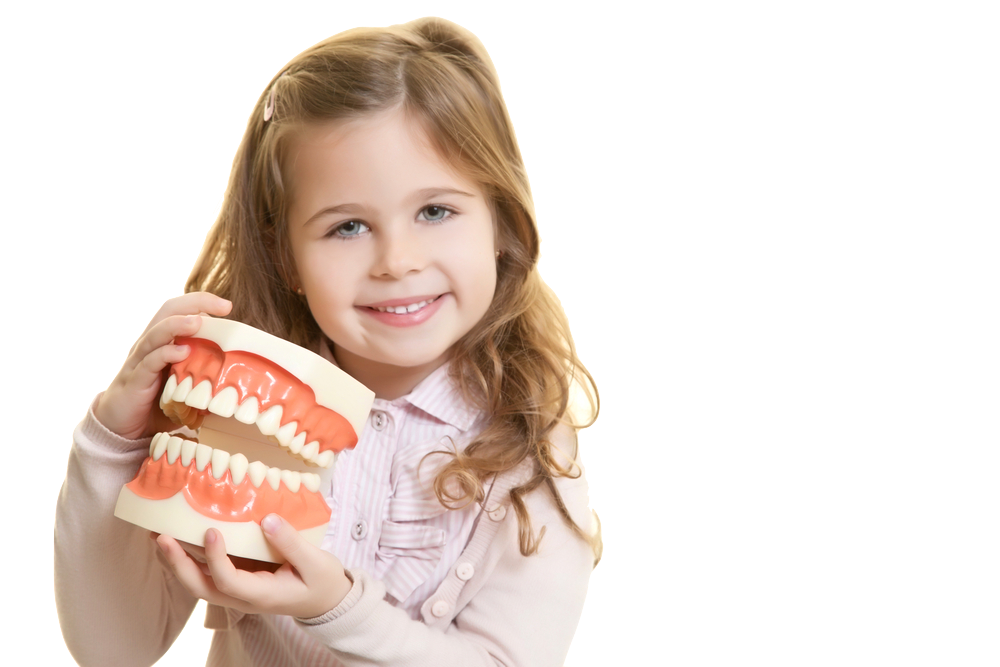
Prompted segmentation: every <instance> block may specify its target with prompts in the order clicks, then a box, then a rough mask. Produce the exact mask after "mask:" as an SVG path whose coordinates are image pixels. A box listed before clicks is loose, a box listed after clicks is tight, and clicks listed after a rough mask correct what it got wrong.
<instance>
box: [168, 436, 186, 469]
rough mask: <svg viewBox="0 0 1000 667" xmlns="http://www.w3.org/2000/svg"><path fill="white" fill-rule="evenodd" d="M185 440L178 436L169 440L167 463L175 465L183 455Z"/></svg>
mask: <svg viewBox="0 0 1000 667" xmlns="http://www.w3.org/2000/svg"><path fill="white" fill-rule="evenodd" d="M183 443H184V440H183V439H181V438H178V437H177V436H176V435H175V436H173V437H172V438H170V439H169V440H167V463H169V464H171V465H173V463H174V461H176V460H177V457H178V456H180V454H181V445H182V444H183Z"/></svg>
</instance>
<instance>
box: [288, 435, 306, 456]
mask: <svg viewBox="0 0 1000 667" xmlns="http://www.w3.org/2000/svg"><path fill="white" fill-rule="evenodd" d="M304 444H306V432H305V431H302V433H299V434H298V435H297V436H295V437H294V438H292V441H291V442H290V443H288V451H290V452H291V453H292V454H298V453H299V452H301V451H302V445H304Z"/></svg>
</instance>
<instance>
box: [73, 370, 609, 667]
mask: <svg viewBox="0 0 1000 667" xmlns="http://www.w3.org/2000/svg"><path fill="white" fill-rule="evenodd" d="M478 421H479V415H478V414H476V413H475V412H473V411H472V410H470V409H469V408H468V406H467V405H466V404H465V403H464V401H463V400H462V399H461V397H460V396H459V394H458V392H457V391H456V388H455V387H454V386H453V385H452V383H451V381H450V379H449V377H448V373H447V367H442V368H440V369H438V370H437V371H435V372H434V373H433V374H431V375H430V376H429V377H428V378H426V379H425V380H424V381H423V382H422V383H421V384H420V385H418V387H417V388H415V389H414V390H413V391H412V392H411V393H410V394H409V395H407V396H405V397H402V398H400V399H397V400H395V401H384V400H381V399H377V400H376V402H375V405H374V406H373V409H372V412H371V415H370V417H369V425H368V427H367V428H366V429H365V431H364V433H363V434H362V437H361V440H360V442H359V443H358V446H357V447H356V448H355V449H354V450H353V451H351V452H345V453H344V454H342V455H341V456H339V457H338V459H337V464H336V468H335V473H334V479H333V484H332V489H330V490H329V495H328V501H329V503H330V506H331V508H332V509H333V519H332V520H331V522H330V526H329V529H328V532H327V536H326V539H325V540H324V543H323V547H324V548H325V549H327V550H329V551H331V552H332V553H334V554H336V555H337V556H338V558H340V559H341V561H342V562H343V563H344V565H345V567H346V568H347V569H348V570H349V571H350V572H351V574H352V576H353V578H354V586H353V588H352V589H351V592H350V593H349V594H348V596H347V598H346V599H345V600H344V601H343V602H342V603H341V604H340V605H339V606H338V607H337V608H336V609H333V610H331V611H330V612H328V613H326V614H324V615H323V616H320V617H318V618H314V619H293V618H290V617H283V616H266V615H243V614H241V613H239V612H236V611H234V610H231V609H223V608H221V607H215V606H209V608H208V614H207V616H206V621H205V625H206V627H208V628H211V629H214V630H215V635H214V638H213V642H212V648H211V650H210V653H209V656H208V660H207V664H208V665H213V666H214V665H261V666H264V665H267V666H277V665H330V666H336V665H435V666H438V667H440V666H448V665H469V666H473V665H560V664H562V660H563V659H564V657H565V655H566V652H567V651H568V649H569V644H570V641H571V639H572V636H573V632H574V630H575V628H576V625H577V622H578V620H579V616H580V612H581V610H582V606H583V601H584V597H585V594H586V589H587V582H588V579H589V575H590V571H591V569H592V554H591V551H590V548H589V547H588V546H587V545H586V544H585V543H584V542H583V540H581V539H580V538H579V537H577V536H576V535H575V534H573V533H572V531H571V530H570V529H569V528H568V527H567V526H566V525H565V523H564V522H563V521H562V519H561V518H560V516H559V515H558V512H557V510H556V508H555V506H554V503H553V502H552V500H551V499H550V498H549V496H548V494H547V493H546V492H545V491H544V490H539V491H537V492H535V493H533V494H531V495H530V496H529V497H528V498H527V504H528V507H529V511H530V513H531V517H532V525H533V528H534V529H535V530H538V529H539V528H541V527H542V526H545V527H546V534H545V537H544V539H543V540H542V545H541V548H540V551H539V553H538V554H536V555H533V556H530V557H524V556H522V555H521V553H520V550H519V548H518V531H517V520H516V517H515V516H514V512H513V511H507V501H506V499H507V495H508V494H507V492H508V490H509V489H510V488H511V487H512V486H513V485H516V484H517V483H519V482H520V481H521V480H523V479H524V475H525V474H526V472H527V471H526V469H525V468H522V469H520V470H518V471H515V472H514V473H513V474H510V475H507V476H506V477H503V478H499V479H497V480H496V481H495V482H494V483H493V484H492V487H491V489H490V492H489V496H488V498H487V500H486V501H485V502H484V503H483V506H480V505H478V504H474V505H471V506H468V507H466V508H464V509H461V510H446V509H445V508H443V507H441V506H440V504H438V503H437V501H436V499H435V497H434V494H433V491H432V490H431V486H430V483H431V482H432V480H433V478H434V472H435V469H436V466H437V465H438V464H439V463H440V461H441V460H442V459H443V457H441V456H432V457H429V458H427V459H426V460H424V463H423V465H422V466H421V465H420V464H421V460H423V459H424V455H425V454H428V453H430V452H432V451H436V450H440V449H442V448H449V447H457V448H461V447H463V446H464V445H465V444H467V443H468V442H469V440H470V438H472V437H473V436H474V435H475V434H476V433H477V432H478V431H479V428H480V426H479V424H478ZM559 436H560V437H559V440H560V442H557V445H560V446H561V448H562V449H563V451H569V452H571V451H573V448H574V445H573V441H572V435H571V434H569V433H568V432H564V433H560V434H559ZM148 446H149V440H148V439H146V440H138V441H129V440H125V439H123V438H120V437H119V436H117V435H115V434H113V433H111V432H110V431H108V430H107V429H105V428H104V427H103V426H102V425H101V424H100V423H99V422H97V420H96V419H95V418H94V415H93V411H92V410H91V411H90V412H88V414H87V416H86V417H85V419H84V420H83V422H81V424H80V425H79V426H78V427H77V429H76V431H75V432H74V445H73V449H72V451H71V453H70V460H69V467H68V471H67V476H66V481H65V483H64V485H63V488H62V492H61V494H60V497H59V503H58V509H57V515H56V532H55V548H56V553H55V556H56V573H55V574H56V600H57V603H58V609H59V617H60V623H61V624H62V629H63V636H64V637H65V639H66V643H67V645H68V646H69V648H70V650H71V652H72V653H73V655H74V657H75V658H76V659H77V661H78V662H80V664H82V665H102V666H103V665H151V664H152V663H154V662H155V661H156V660H157V659H159V657H160V656H161V655H162V654H163V653H164V652H165V651H166V650H167V649H168V648H169V647H170V644H171V643H172V642H173V640H174V639H175V638H176V636H177V634H178V633H179V632H180V630H181V629H182V628H183V626H184V624H185V622H186V620H187V618H188V616H189V615H190V614H191V611H192V609H193V608H194V605H195V603H196V600H195V599H193V598H192V597H191V596H190V595H189V594H188V593H187V591H186V590H184V589H183V588H182V587H181V586H180V585H179V583H178V582H176V581H175V580H174V579H173V577H172V575H171V574H170V571H169V569H168V568H167V567H166V566H165V564H164V563H163V562H162V561H161V557H160V553H159V551H158V550H157V549H156V548H155V545H154V544H153V542H152V541H151V540H149V539H148V533H146V532H145V531H143V530H141V529H138V528H136V527H135V526H132V525H130V524H127V523H125V522H123V521H120V520H118V519H116V518H114V517H113V515H112V508H113V507H114V503H115V499H116V498H117V495H118V491H119V489H120V488H121V486H122V485H123V484H125V483H126V482H128V481H129V480H130V479H131V478H132V477H133V476H134V474H135V472H136V470H137V469H138V467H139V465H140V463H141V461H142V459H143V458H144V457H145V456H146V453H147V452H148ZM559 488H560V491H561V493H562V496H563V499H564V500H565V502H566V504H567V506H568V508H569V509H570V512H571V514H572V516H573V517H574V518H575V519H576V521H577V523H578V524H579V525H582V526H590V523H591V515H590V510H589V508H588V506H587V504H588V501H587V486H586V482H585V481H584V479H583V477H582V476H581V477H580V478H579V479H577V480H570V479H562V480H560V481H559Z"/></svg>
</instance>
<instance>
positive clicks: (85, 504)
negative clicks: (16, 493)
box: [55, 410, 197, 666]
mask: <svg viewBox="0 0 1000 667" xmlns="http://www.w3.org/2000/svg"><path fill="white" fill-rule="evenodd" d="M73 440H74V442H73V449H72V450H71V452H70V457H69V466H68V468H67V472H66V481H65V482H64V483H63V486H62V490H61V492H60V494H59V501H58V504H57V509H56V528H55V584H56V586H55V589H56V606H57V608H58V610H59V623H60V625H61V626H62V632H63V638H64V639H65V640H66V645H67V646H68V647H69V650H70V653H72V654H73V657H74V658H75V659H76V661H77V662H78V663H79V664H81V665H85V666H86V665H95V666H96V665H102V666H103V665H152V664H153V663H154V662H156V661H157V660H158V659H159V658H160V657H161V656H162V655H163V653H164V652H165V651H166V650H167V649H168V648H169V647H170V645H171V644H172V643H173V641H174V639H176V637H177V635H178V634H179V633H180V631H181V629H182V628H183V627H184V623H185V622H186V621H187V619H188V617H189V616H190V615H191V611H192V610H193V609H194V606H195V603H196V602H197V600H195V598H193V597H191V595H189V594H188V593H187V591H185V590H184V588H183V587H182V586H180V584H179V583H178V582H177V581H176V579H174V577H173V576H172V575H171V574H170V573H169V570H168V569H167V568H165V567H164V565H163V564H162V563H161V562H160V559H159V558H158V553H157V552H158V551H159V550H158V549H156V545H155V544H154V543H153V541H152V540H151V539H150V537H149V535H150V534H149V531H147V530H143V529H141V528H139V527H138V526H134V525H132V524H130V523H126V522H125V521H122V520H121V519H117V518H115V517H114V516H113V513H114V508H115V501H116V500H117V498H118V493H119V491H121V488H122V486H123V485H124V484H126V483H128V482H130V481H131V480H132V478H133V477H134V476H135V473H136V470H138V468H139V465H140V464H141V463H142V460H143V459H144V458H145V456H146V455H147V454H148V451H149V450H148V448H149V438H144V439H142V440H128V439H126V438H122V437H121V436H118V435H116V434H114V433H112V432H111V431H109V430H107V429H106V428H105V427H104V426H103V425H102V424H101V423H100V422H98V421H97V419H96V418H95V417H94V413H93V410H90V411H88V414H87V416H86V418H85V419H84V420H83V421H82V422H81V423H80V425H79V426H77V428H76V431H75V432H74V434H73Z"/></svg>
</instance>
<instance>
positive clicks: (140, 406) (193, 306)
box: [94, 292, 233, 440]
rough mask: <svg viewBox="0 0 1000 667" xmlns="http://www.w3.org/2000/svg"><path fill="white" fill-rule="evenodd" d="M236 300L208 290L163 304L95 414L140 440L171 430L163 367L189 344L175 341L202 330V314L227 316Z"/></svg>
mask: <svg viewBox="0 0 1000 667" xmlns="http://www.w3.org/2000/svg"><path fill="white" fill-rule="evenodd" d="M232 306H233V304H232V303H230V302H229V301H227V300H226V299H223V298H221V297H218V296H215V295H214V294H209V293H208V292H191V293H190V294H185V295H184V296H180V297H177V298H174V299H170V300H169V301H167V302H166V303H164V304H163V307H161V308H160V310H159V312H157V313H156V315H154V316H153V319H152V320H150V322H149V324H148V325H147V326H146V330H145V331H143V333H142V336H141V337H140V338H139V340H138V341H136V343H135V345H133V346H132V349H131V351H130V352H129V355H128V358H127V359H126V360H125V364H124V365H123V366H122V369H121V370H120V371H119V372H118V375H117V376H116V377H115V379H114V380H112V382H111V385H110V386H109V387H108V389H107V391H105V392H104V394H102V395H101V399H100V401H98V403H97V407H96V408H94V416H95V417H97V421H99V422H101V423H102V424H104V426H105V427H106V428H107V429H108V430H109V431H111V432H113V433H117V434H118V435H120V436H122V437H123V438H127V439H130V440H135V439H138V438H141V437H144V436H150V435H154V434H155V433H156V431H158V430H159V431H163V430H169V429H170V428H171V425H170V424H171V423H170V422H169V421H167V418H166V417H165V416H164V415H163V413H162V411H161V410H160V409H159V405H158V400H159V397H160V396H159V395H160V390H161V389H160V380H161V375H162V372H163V369H164V368H166V367H167V366H169V365H170V364H173V363H176V362H178V361H183V360H184V359H186V358H187V355H188V354H189V353H190V349H189V348H188V347H187V346H186V345H174V344H173V342H174V338H176V337H178V336H193V335H194V334H196V333H198V329H199V327H200V326H201V320H199V319H198V318H197V317H195V316H196V315H198V314H205V315H215V316H219V317H221V316H223V315H226V314H228V313H229V311H230V310H231V309H232Z"/></svg>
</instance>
